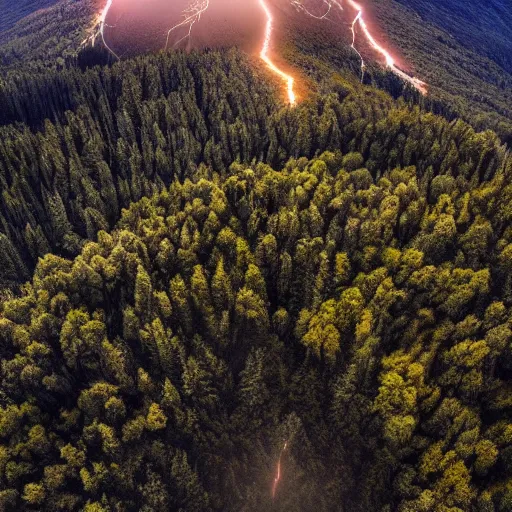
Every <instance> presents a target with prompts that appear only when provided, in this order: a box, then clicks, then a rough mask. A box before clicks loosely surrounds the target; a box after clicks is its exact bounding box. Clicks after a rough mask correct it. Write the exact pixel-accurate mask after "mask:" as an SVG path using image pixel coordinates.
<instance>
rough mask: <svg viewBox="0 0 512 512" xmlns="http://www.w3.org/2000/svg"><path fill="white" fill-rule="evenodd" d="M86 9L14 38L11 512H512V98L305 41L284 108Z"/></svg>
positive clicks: (0, 346)
mask: <svg viewBox="0 0 512 512" xmlns="http://www.w3.org/2000/svg"><path fill="white" fill-rule="evenodd" d="M377 1H378V2H380V3H381V5H385V2H387V1H388V0H376V2H377ZM403 9H404V12H405V11H406V9H405V8H403ZM378 12H380V13H381V14H382V12H383V11H378ZM398 12H401V11H396V10H390V11H389V12H387V13H386V19H388V20H392V19H393V17H395V16H398V15H397V13H398ZM381 14H378V15H379V16H380V15H381ZM90 16H91V10H90V3H89V2H88V1H83V2H73V1H71V0H66V1H65V2H61V3H59V4H58V5H56V6H54V7H52V8H50V9H49V10H48V11H45V12H43V13H37V14H35V15H34V16H33V17H29V18H27V19H26V20H23V21H22V22H20V23H18V24H17V25H16V27H15V28H14V29H12V30H11V31H8V32H5V33H4V35H0V62H1V63H2V64H1V65H0V77H1V78H0V193H1V195H0V511H4V510H5V511H7V512H10V511H13V512H17V511H48V512H57V511H68V512H75V511H77V512H79V511H80V512H81V511H84V512H132V511H133V512H137V511H142V512H167V511H179V512H235V511H236V512H260V511H274V510H275V511H283V512H285V511H286V512H334V511H336V512H338V511H339V512H368V511H371V512H374V511H375V512H510V511H511V510H512V398H511V396H512V395H511V391H512V309H511V308H512V225H511V221H512V184H511V180H512V159H511V157H510V154H509V150H508V149H507V144H503V142H505V143H510V141H511V140H512V138H510V137H508V136H507V134H509V133H512V131H510V132H509V131H508V129H509V126H508V124H507V123H508V121H507V119H508V118H507V116H508V110H506V111H505V110H501V108H502V107H503V105H505V104H506V102H504V101H503V98H504V97H505V96H499V95H498V96H495V95H494V93H493V92H492V91H490V92H489V91H488V92H486V93H485V94H486V96H481V94H483V93H482V92H481V91H483V89H478V90H477V91H476V92H475V91H473V94H474V97H473V99H472V100H471V101H469V100H468V96H467V94H468V93H467V90H464V91H462V92H461V96H460V101H459V100H457V98H456V97H455V96H453V95H451V93H450V94H447V95H443V94H442V91H441V92H439V90H438V91H437V92H436V94H434V95H433V96H432V97H430V96H429V97H427V98H422V97H421V96H420V95H419V93H417V92H416V91H414V90H413V89H411V88H407V87H404V84H403V83H401V82H400V81H399V79H398V78H397V77H396V76H395V75H392V74H391V73H388V72H385V71H382V70H379V69H378V66H375V65H371V64H370V65H369V66H368V69H367V73H366V78H365V80H366V84H364V85H363V84H360V83H359V77H358V75H357V73H358V70H357V65H358V60H357V58H356V57H357V55H354V52H353V51H352V50H351V49H350V47H342V46H341V43H340V44H339V45H338V46H336V45H335V46H333V45H329V44H327V43H326V39H325V38H323V37H322V34H321V33H319V32H315V33H312V34H310V35H309V36H308V35H304V37H302V35H301V33H300V32H297V33H296V34H295V36H294V37H290V38H289V40H288V41H289V42H288V45H284V46H283V49H284V51H285V55H286V58H287V59H289V61H290V62H291V63H292V64H293V65H295V66H297V67H298V69H300V70H301V72H302V73H303V75H304V77H307V80H309V81H310V83H309V84H307V85H308V87H309V89H310V90H309V95H308V96H307V97H306V98H303V101H301V102H300V103H299V104H298V105H297V106H296V107H294V108H290V107H289V106H285V105H284V104H283V103H282V101H281V99H280V94H279V91H280V89H279V87H280V85H281V84H280V83H279V82H276V83H274V81H273V80H272V75H269V73H267V70H266V68H264V67H263V66H262V65H260V64H258V62H255V61H254V60H251V58H250V57H248V56H246V55H244V54H242V53H241V52H240V51H238V50H234V49H231V50H227V49H226V50H219V51H203V52H192V53H189V54H187V53H182V52H161V53H158V54H156V55H144V56H139V57H137V58H133V59H126V60H122V61H118V62H113V61H112V59H110V58H109V57H108V55H107V54H106V53H105V52H102V50H101V47H98V46H97V47H96V48H94V49H85V50H79V46H77V44H76V42H77V41H80V40H82V38H83V36H84V32H85V30H84V27H89V26H90V25H89V21H90ZM45 17H47V18H45ZM45 20H46V22H45ZM395 26H396V25H395ZM35 27H37V30H34V28H35ZM423 30H427V29H426V28H423ZM436 30H437V29H436ZM390 33H391V34H392V37H395V36H397V33H396V32H393V31H391V32H390ZM5 34H10V35H5ZM440 34H441V35H440ZM288 35H289V34H288ZM54 36H55V38H54V39H52V38H53V37H54ZM418 37H419V36H418ZM429 37H434V38H436V37H443V36H442V33H441V32H433V33H432V34H429ZM439 43H440V44H441V46H439V47H435V48H436V51H439V52H442V48H443V47H444V45H445V44H447V43H446V41H444V40H443V41H439ZM283 44H284V43H283ZM415 44H416V43H415ZM450 44H451V43H450ZM50 48H51V52H50V53H47V51H48V49H50ZM424 51H425V53H424V54H423V57H422V58H425V57H424V56H425V55H426V52H427V50H424ZM461 55H462V54H460V53H459V50H458V47H456V46H454V47H453V53H451V54H448V55H447V56H446V58H447V59H448V60H450V59H451V58H452V57H453V58H455V57H454V56H458V57H460V56H461ZM463 55H464V59H462V62H463V65H461V69H464V70H466V71H468V68H467V67H465V66H466V64H467V62H468V61H467V60H465V57H468V56H469V55H472V54H463ZM468 58H469V57H468ZM485 62H490V61H487V60H486V61H485ZM493 66H494V64H493ZM449 69H450V68H449ZM475 69H476V68H471V73H473V72H476V71H475ZM496 69H497V66H496V68H495V67H490V68H488V73H487V74H485V73H484V72H483V71H481V82H479V84H480V85H482V84H483V83H487V82H488V81H491V82H492V81H494V80H495V78H496V80H497V81H498V82H499V76H503V75H500V74H499V73H498V74H496V75H495V74H493V73H494V71H495V70H496ZM466 71H464V73H465V72H466ZM445 72H446V71H445ZM468 72H469V71H468ZM500 73H501V71H500ZM440 76H441V75H440ZM463 76H467V75H461V77H462V78H460V79H461V80H462V79H463ZM471 76H476V75H474V74H472V75H471ZM498 82H496V84H495V86H496V87H497V88H500V90H502V91H506V90H508V89H507V87H508V85H507V83H508V82H506V81H505V82H503V83H501V82H500V83H498ZM451 83H453V82H451ZM375 84H378V85H379V86H380V87H382V88H384V89H385V90H386V91H388V92H385V91H383V90H379V89H377V88H375V87H373V85H375ZM480 85H479V87H480ZM434 87H435V85H434ZM471 87H472V85H471V84H469V85H468V89H470V88H471ZM482 87H483V86H482ZM445 91H446V89H445ZM454 98H455V99H454ZM485 98H491V99H492V100H493V101H494V100H495V103H492V104H491V103H489V102H486V100H485ZM479 99H482V103H485V106H483V107H482V110H474V109H473V105H474V104H477V103H478V101H479ZM484 100H485V101H484ZM503 108H505V107H503ZM506 108H508V107H506ZM433 112H437V113H440V114H443V116H438V115H435V114H434V113H433ZM460 113H463V114H464V117H465V118H466V119H468V120H472V121H473V123H474V124H475V126H476V129H475V126H472V125H471V124H468V123H467V122H465V121H462V120H461V119H459V118H458V116H459V115H460ZM488 126H495V127H497V128H500V135H501V136H502V137H503V141H502V140H500V138H499V136H498V135H497V134H496V133H495V132H494V131H491V130H486V131H479V129H480V128H483V127H488Z"/></svg>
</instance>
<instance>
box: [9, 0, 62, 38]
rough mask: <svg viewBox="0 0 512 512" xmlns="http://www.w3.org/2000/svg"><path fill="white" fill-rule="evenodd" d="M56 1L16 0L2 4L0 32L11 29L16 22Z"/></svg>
mask: <svg viewBox="0 0 512 512" xmlns="http://www.w3.org/2000/svg"><path fill="white" fill-rule="evenodd" d="M56 3H57V0H16V1H15V2H12V1H5V2H2V12H1V13H0V32H3V31H4V30H7V29H9V28H11V27H12V26H13V25H14V24H15V23H16V22H17V21H18V20H20V19H21V18H24V17H25V16H28V15H29V14H31V13H33V12H34V11H37V10H39V9H44V8H45V7H50V6H51V5H53V4H56Z"/></svg>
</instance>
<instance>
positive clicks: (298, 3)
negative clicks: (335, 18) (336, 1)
mask: <svg viewBox="0 0 512 512" xmlns="http://www.w3.org/2000/svg"><path fill="white" fill-rule="evenodd" d="M292 5H293V6H294V7H295V9H297V11H302V12H304V13H306V14H307V15H308V16H311V18H315V19H316V20H325V19H327V17H328V16H329V13H330V12H331V10H332V2H329V1H328V0H322V5H325V7H326V9H327V10H326V11H325V13H324V14H322V15H321V16H318V15H316V14H313V13H312V12H311V11H309V10H308V8H307V7H306V6H305V5H304V4H303V3H302V0H292ZM342 9H343V8H342Z"/></svg>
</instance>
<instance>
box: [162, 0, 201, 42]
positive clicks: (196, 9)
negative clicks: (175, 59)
mask: <svg viewBox="0 0 512 512" xmlns="http://www.w3.org/2000/svg"><path fill="white" fill-rule="evenodd" d="M209 7H210V0H196V1H195V2H192V3H191V4H190V5H189V7H188V8H187V9H185V10H184V11H183V18H184V19H183V21H182V22H181V23H178V24H177V25H174V27H171V28H170V29H169V31H168V32H167V40H166V42H165V49H166V50H167V48H168V46H169V37H170V36H171V34H172V33H173V32H174V31H175V30H177V29H179V28H181V27H186V26H188V32H187V33H186V34H185V35H184V36H183V37H182V38H181V39H180V40H179V41H177V42H176V43H174V45H173V48H176V47H177V46H178V45H179V44H180V43H181V42H182V41H184V40H185V39H189V40H190V38H191V37H192V29H193V28H194V25H195V24H196V23H198V22H199V21H200V20H201V16H202V15H203V14H204V13H205V12H206V11H207V10H208V8H209Z"/></svg>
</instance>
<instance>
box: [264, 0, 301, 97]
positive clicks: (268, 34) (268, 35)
mask: <svg viewBox="0 0 512 512" xmlns="http://www.w3.org/2000/svg"><path fill="white" fill-rule="evenodd" d="M259 2H260V5H261V8H262V9H263V11H264V12H265V16H266V17H267V26H266V29H265V39H264V40H263V47H262V49H261V52H260V58H261V60H262V61H263V62H265V64H266V65H267V67H268V68H269V69H270V70H271V71H272V72H273V73H275V74H276V75H278V76H279V77H280V78H281V79H282V80H283V81H284V82H285V83H286V87H287V93H288V101H289V102H290V105H295V103H296V102H297V97H296V96H295V92H294V90H293V86H294V83H295V80H294V78H293V77H292V76H290V75H288V74H287V73H285V72H284V71H283V70H282V69H280V68H278V67H277V66H276V65H275V64H274V62H272V60H271V58H270V57H269V52H270V41H271V39H272V32H273V29H274V18H273V16H272V13H271V12H270V9H269V8H268V6H267V4H266V3H265V0H259Z"/></svg>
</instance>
